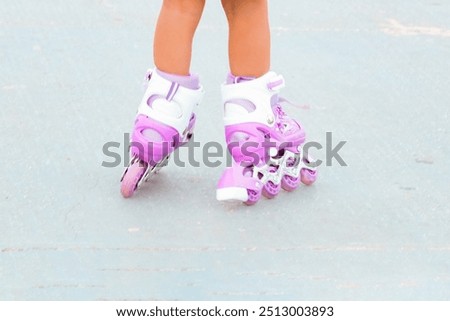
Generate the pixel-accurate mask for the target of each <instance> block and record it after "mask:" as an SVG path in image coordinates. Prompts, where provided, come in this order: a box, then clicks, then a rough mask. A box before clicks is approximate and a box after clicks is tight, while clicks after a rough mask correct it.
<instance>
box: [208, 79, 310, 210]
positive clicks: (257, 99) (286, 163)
mask: <svg viewBox="0 0 450 321" xmlns="http://www.w3.org/2000/svg"><path fill="white" fill-rule="evenodd" d="M231 79H232V80H231V83H230V77H229V80H228V81H227V84H224V85H223V86H222V101H223V106H224V122H225V136H226V143H227V146H228V151H229V152H230V153H231V156H232V166H231V167H228V168H226V169H225V171H224V172H223V174H222V177H221V178H220V180H219V183H218V187H217V194H216V195H217V199H218V200H219V201H227V200H238V201H242V202H244V203H245V204H247V205H253V204H255V203H256V202H257V201H258V200H259V199H260V198H261V194H263V195H264V196H265V197H267V198H273V197H275V196H276V195H277V194H278V193H279V192H280V190H281V189H282V188H283V189H284V190H287V191H293V190H295V189H296V188H297V187H298V186H299V184H300V182H302V183H304V184H306V185H310V184H312V183H313V182H314V181H315V180H316V177H317V172H316V169H315V168H314V167H313V166H312V159H310V158H308V157H307V156H306V155H304V153H303V151H302V144H303V143H304V141H305V132H304V130H303V128H302V126H301V125H300V124H299V123H298V122H296V121H295V120H294V119H292V118H290V117H288V116H287V115H286V114H285V112H284V111H283V109H282V107H281V106H280V102H281V101H282V100H281V99H280V98H279V96H278V94H279V91H280V89H281V88H282V87H284V78H283V77H282V76H280V75H277V74H276V73H274V72H268V73H267V74H265V75H263V76H262V77H259V78H256V79H252V80H248V79H239V77H238V78H234V77H231ZM241 80H244V81H241Z"/></svg>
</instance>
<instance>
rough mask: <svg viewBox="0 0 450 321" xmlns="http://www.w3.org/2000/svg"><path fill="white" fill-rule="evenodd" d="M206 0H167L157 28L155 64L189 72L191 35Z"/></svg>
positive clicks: (175, 72) (158, 66)
mask: <svg viewBox="0 0 450 321" xmlns="http://www.w3.org/2000/svg"><path fill="white" fill-rule="evenodd" d="M204 6H205V0H164V2H163V5H162V8H161V12H160V15H159V18H158V23H157V26H156V31H155V38H154V45H153V52H154V62H155V65H156V67H157V68H158V69H159V70H161V71H164V72H167V73H171V74H177V75H188V74H189V67H190V63H191V50H192V39H193V37H194V33H195V29H196V28H197V25H198V23H199V21H200V17H201V15H202V12H203V7H204Z"/></svg>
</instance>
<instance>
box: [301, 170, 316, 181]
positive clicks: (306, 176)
mask: <svg viewBox="0 0 450 321" xmlns="http://www.w3.org/2000/svg"><path fill="white" fill-rule="evenodd" d="M300 177H301V180H302V183H303V184H305V185H311V184H312V183H314V182H315V181H316V179H317V171H315V170H311V169H307V168H302V169H301V171H300Z"/></svg>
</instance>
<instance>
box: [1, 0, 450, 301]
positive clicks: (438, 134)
mask: <svg viewBox="0 0 450 321" xmlns="http://www.w3.org/2000/svg"><path fill="white" fill-rule="evenodd" d="M279 2H280V3H281V1H271V8H270V9H271V27H272V32H273V33H272V42H273V69H274V70H276V71H277V72H279V73H281V74H283V75H284V77H285V79H286V81H287V87H286V88H285V89H284V91H283V95H284V96H285V97H287V98H289V99H290V100H293V101H295V102H298V103H300V104H302V105H307V106H309V109H307V110H304V109H296V108H295V107H289V106H287V107H286V110H287V112H288V113H289V114H290V115H292V116H294V117H296V118H297V119H299V120H301V122H302V123H303V124H304V126H305V128H306V130H307V133H308V137H309V140H312V141H317V142H319V143H321V144H323V145H325V144H326V133H327V132H331V133H332V135H333V145H336V144H337V143H338V142H339V141H346V142H347V143H346V144H345V145H344V147H343V148H342V150H341V153H340V155H341V156H342V158H343V159H344V161H345V162H346V163H347V165H348V166H340V165H339V164H338V163H337V162H336V161H334V162H333V164H332V166H324V165H322V166H321V167H320V169H319V170H320V177H319V179H318V181H317V182H316V184H315V185H313V186H311V187H305V186H302V187H300V188H299V189H298V190H297V191H295V192H293V193H286V192H283V193H281V194H280V195H279V196H278V197H277V198H276V199H274V200H266V199H263V200H262V201H261V202H260V203H259V204H257V205H256V206H253V207H246V206H241V205H229V204H221V203H218V202H216V200H215V184H216V182H217V180H218V178H219V176H220V174H221V171H222V169H223V166H221V167H219V168H210V167H207V166H206V165H205V164H201V165H200V167H194V166H191V165H187V166H186V167H185V168H181V167H178V166H175V165H174V163H171V164H170V166H168V168H165V169H164V170H163V171H162V172H161V174H160V175H158V176H157V177H155V179H154V180H152V182H151V184H147V185H146V186H145V187H144V188H142V189H141V190H140V191H139V192H138V194H137V195H136V197H134V198H133V199H127V200H125V199H123V198H122V197H121V196H120V193H119V186H120V185H119V178H120V175H121V172H122V170H123V164H121V165H120V166H117V167H114V168H108V167H105V166H102V162H105V161H110V160H111V158H109V157H107V156H106V155H105V154H104V153H103V149H102V148H103V146H104V144H105V143H108V142H118V143H120V144H121V148H120V149H117V150H118V151H120V155H121V156H124V152H123V151H122V148H123V146H124V133H128V132H129V131H130V129H131V126H132V122H133V118H134V115H135V111H136V107H137V104H138V102H139V101H140V99H141V96H142V94H143V89H142V86H141V84H142V80H143V77H144V74H145V70H146V69H147V68H148V67H151V66H152V51H151V50H152V33H153V27H154V21H155V18H156V16H157V13H158V8H159V6H160V1H150V0H147V1H144V0H139V1H138V0H135V1H132V2H131V1H127V0H103V1H101V0H95V1H94V0H80V1H62V0H45V1H35V2H33V1H26V0H17V1H5V0H0V4H1V5H0V107H1V118H0V135H1V144H0V154H1V157H2V161H1V164H2V166H0V178H1V180H0V190H1V195H0V299H2V300H38V299H40V300H450V217H449V216H450V209H449V205H448V201H449V199H450V198H449V174H450V162H449V158H448V157H449V156H450V135H449V134H450V133H449V107H450V90H449V75H450V59H449V58H450V20H449V19H448V17H449V16H450V3H449V2H448V1H446V0H445V1H444V0H411V1H400V0H396V1H391V0H389V1H387V0H381V1H360V0H348V1H344V2H341V1H339V2H337V1H335V2H330V1H326V0H319V1H298V0H283V5H282V6H281V5H280V3H279ZM226 34H227V28H226V20H225V18H224V17H223V14H222V12H221V8H220V5H219V1H207V7H206V9H205V14H204V17H203V20H202V22H201V24H200V27H199V30H198V33H197V35H196V39H195V40H196V42H195V47H194V58H193V62H192V70H193V71H195V72H197V73H199V74H200V75H201V77H202V78H201V79H202V82H203V84H204V87H205V88H206V90H207V93H206V96H205V99H204V103H203V104H202V106H201V107H200V108H199V110H198V123H197V130H196V136H195V137H196V140H197V141H199V142H200V143H201V144H202V145H204V144H205V143H207V142H209V141H218V142H220V143H222V144H224V137H223V127H222V123H221V122H222V119H221V117H222V112H221V108H220V87H219V85H220V83H221V82H222V81H223V79H224V76H225V74H226V72H227V68H228V67H227V55H226V46H227V39H226ZM201 155H202V151H201V150H196V151H195V156H196V157H197V159H201ZM316 157H317V158H321V159H323V158H324V157H325V151H324V150H322V151H320V152H317V153H316ZM181 158H182V159H184V160H186V159H187V152H186V151H182V153H181Z"/></svg>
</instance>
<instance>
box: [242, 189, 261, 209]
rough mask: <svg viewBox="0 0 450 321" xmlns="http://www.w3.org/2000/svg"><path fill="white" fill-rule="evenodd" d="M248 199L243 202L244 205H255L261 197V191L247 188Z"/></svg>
mask: <svg viewBox="0 0 450 321" xmlns="http://www.w3.org/2000/svg"><path fill="white" fill-rule="evenodd" d="M247 194H248V200H247V201H245V202H244V204H245V205H249V206H250V205H255V204H256V203H257V202H258V201H259V199H260V198H261V191H256V190H253V189H248V190H247Z"/></svg>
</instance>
